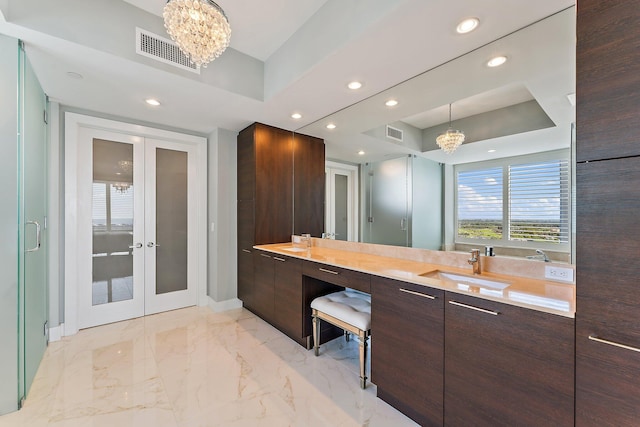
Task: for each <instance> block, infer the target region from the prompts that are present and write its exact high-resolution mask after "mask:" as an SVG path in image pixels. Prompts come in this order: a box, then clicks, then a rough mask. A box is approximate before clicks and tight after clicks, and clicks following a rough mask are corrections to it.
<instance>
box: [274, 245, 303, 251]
mask: <svg viewBox="0 0 640 427" xmlns="http://www.w3.org/2000/svg"><path fill="white" fill-rule="evenodd" d="M280 249H282V250H283V251H289V252H306V251H307V248H297V247H295V246H292V247H290V248H280Z"/></svg>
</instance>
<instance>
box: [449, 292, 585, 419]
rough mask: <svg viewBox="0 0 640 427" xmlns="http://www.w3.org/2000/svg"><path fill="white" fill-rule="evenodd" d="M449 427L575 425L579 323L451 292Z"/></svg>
mask: <svg viewBox="0 0 640 427" xmlns="http://www.w3.org/2000/svg"><path fill="white" fill-rule="evenodd" d="M445 318H446V322H445V353H444V354H445V377H444V383H445V387H444V390H445V395H444V419H445V420H446V423H447V424H448V425H459V426H464V425H513V426H515V425H517V426H573V422H574V391H573V390H574V354H575V353H574V321H573V319H569V318H566V317H561V316H556V315H552V314H547V313H542V312H539V311H536V310H529V309H525V308H520V307H514V306H511V305H506V304H500V303H497V302H493V301H488V300H483V299H479V298H474V297H469V296H465V295H459V294H453V293H449V292H447V296H446V304H445Z"/></svg>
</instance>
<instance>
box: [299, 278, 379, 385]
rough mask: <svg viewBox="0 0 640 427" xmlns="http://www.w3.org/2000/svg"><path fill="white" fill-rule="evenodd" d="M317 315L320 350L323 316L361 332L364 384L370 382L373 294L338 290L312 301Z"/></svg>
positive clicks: (315, 343) (316, 348)
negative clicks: (369, 362) (368, 373)
mask: <svg viewBox="0 0 640 427" xmlns="http://www.w3.org/2000/svg"><path fill="white" fill-rule="evenodd" d="M311 315H312V316H313V349H314V351H315V354H316V356H318V354H319V350H320V320H321V319H322V320H324V321H325V322H328V323H331V324H332V325H334V326H337V327H338V328H340V329H342V330H344V331H345V337H346V339H347V340H348V339H349V333H352V334H355V335H357V336H358V339H359V341H360V387H362V388H365V387H366V385H367V369H366V360H367V346H368V343H367V340H368V339H369V336H370V335H371V295H369V294H366V293H364V292H359V291H356V290H353V289H346V290H344V291H340V292H334V293H332V294H329V295H325V296H322V297H318V298H316V299H314V300H313V301H311Z"/></svg>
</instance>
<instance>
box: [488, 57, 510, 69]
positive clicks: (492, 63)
mask: <svg viewBox="0 0 640 427" xmlns="http://www.w3.org/2000/svg"><path fill="white" fill-rule="evenodd" d="M505 62H507V57H506V56H496V57H494V58H491V59H490V60H489V61H488V62H487V67H499V66H501V65H502V64H504V63H505Z"/></svg>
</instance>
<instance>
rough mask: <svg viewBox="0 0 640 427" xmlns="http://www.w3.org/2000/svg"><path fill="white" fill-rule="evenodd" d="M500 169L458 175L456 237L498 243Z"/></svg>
mask: <svg viewBox="0 0 640 427" xmlns="http://www.w3.org/2000/svg"><path fill="white" fill-rule="evenodd" d="M502 181H503V180H502V168H490V169H479V170H470V171H463V172H458V185H457V187H458V236H460V237H467V238H474V239H502V229H503V221H502V217H503V209H502V208H503V185H502Z"/></svg>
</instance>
